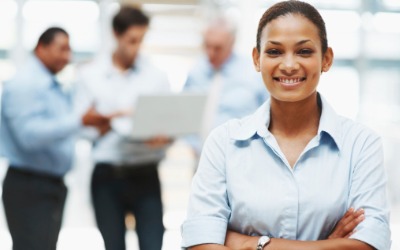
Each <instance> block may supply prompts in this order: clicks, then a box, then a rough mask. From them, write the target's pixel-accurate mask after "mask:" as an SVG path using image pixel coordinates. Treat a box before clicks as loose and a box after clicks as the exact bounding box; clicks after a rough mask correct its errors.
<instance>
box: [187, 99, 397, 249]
mask: <svg viewBox="0 0 400 250" xmlns="http://www.w3.org/2000/svg"><path fill="white" fill-rule="evenodd" d="M321 102H322V104H321V105H322V114H321V119H320V124H319V129H318V134H317V135H316V136H315V137H314V138H313V139H312V140H311V141H310V142H309V143H308V145H307V146H306V148H305V149H304V151H303V152H302V153H301V155H300V157H299V159H298V160H297V162H296V163H295V165H294V167H293V168H291V167H290V165H289V163H288V161H287V160H286V158H285V156H284V154H283V153H282V151H281V149H280V148H279V146H278V143H277V141H276V140H275V138H274V136H273V135H272V134H271V133H270V132H269V131H268V129H267V128H268V126H269V122H270V113H269V112H270V103H269V101H267V102H266V103H265V104H263V105H262V106H261V107H260V108H259V109H258V110H257V111H256V112H255V113H254V114H253V115H250V116H248V117H246V118H244V119H241V120H237V119H236V120H231V121H229V122H227V123H225V124H224V125H222V126H219V127H218V128H217V129H215V130H214V131H213V132H212V133H211V135H210V136H209V138H208V139H207V140H206V142H205V146H204V149H203V153H202V155H201V159H200V164H199V167H198V170H197V172H196V174H195V176H194V179H193V183H192V191H191V195H190V201H189V208H188V214H187V219H186V220H185V222H184V224H183V225H182V237H183V243H182V246H183V247H189V246H193V245H197V244H204V243H216V244H224V241H225V235H226V231H227V229H231V230H234V231H237V232H240V233H242V234H246V235H270V236H272V237H274V238H285V239H292V240H322V239H326V238H327V237H328V236H329V234H330V233H331V231H332V229H333V228H334V227H335V224H336V223H337V222H338V220H340V219H341V217H342V216H343V215H344V213H345V212H346V211H347V210H348V209H349V208H350V207H354V208H356V209H358V208H364V209H365V220H364V221H362V222H361V223H360V224H359V225H358V226H357V228H356V232H355V233H354V234H353V235H352V236H351V238H353V239H358V240H361V241H363V242H366V243H368V244H370V245H372V246H373V247H375V248H376V249H381V250H389V249H390V245H391V240H390V228H389V206H388V202H387V197H386V179H387V178H386V175H385V169H384V166H383V153H382V144H381V140H380V138H379V137H378V136H377V135H376V134H375V133H374V132H372V131H371V130H369V129H368V128H366V127H364V126H363V125H361V124H358V123H356V122H353V121H351V120H349V119H347V118H344V117H342V116H339V115H337V114H336V113H335V112H334V111H333V109H332V108H331V107H330V106H329V105H328V103H326V101H325V100H324V99H323V98H322V101H321Z"/></svg>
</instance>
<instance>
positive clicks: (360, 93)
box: [0, 0, 400, 250]
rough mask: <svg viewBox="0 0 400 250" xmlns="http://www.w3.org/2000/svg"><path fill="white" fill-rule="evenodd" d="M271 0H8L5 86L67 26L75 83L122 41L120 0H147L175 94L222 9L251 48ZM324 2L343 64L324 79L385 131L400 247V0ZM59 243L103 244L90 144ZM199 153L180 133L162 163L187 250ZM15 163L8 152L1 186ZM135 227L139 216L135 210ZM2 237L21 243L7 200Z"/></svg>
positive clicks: (171, 228)
mask: <svg viewBox="0 0 400 250" xmlns="http://www.w3.org/2000/svg"><path fill="white" fill-rule="evenodd" d="M274 2H276V1H271V0H131V1H116V0H97V1H95V0H0V91H1V83H2V82H4V81H7V79H9V78H10V77H12V76H13V74H14V73H15V71H16V69H17V68H18V66H19V65H21V64H22V63H23V61H24V60H25V58H26V57H27V56H28V54H29V53H31V51H32V49H33V47H34V46H35V43H36V41H37V38H38V36H39V35H40V33H41V32H43V31H44V29H46V28H47V27H49V26H51V25H58V26H61V27H64V28H65V29H66V30H67V31H68V32H69V33H70V38H71V45H72V50H73V58H72V62H71V64H70V65H69V66H67V68H66V69H65V70H64V71H63V72H62V73H61V74H60V79H61V81H62V82H63V83H64V84H74V73H75V69H76V67H77V66H78V65H79V64H80V63H84V62H85V61H88V60H90V59H91V58H92V57H93V56H95V55H96V54H98V53H107V52H108V51H109V50H110V49H111V48H112V46H113V44H112V41H113V40H112V37H111V35H112V33H111V28H110V18H111V16H112V15H113V14H114V13H115V11H116V10H117V9H118V8H119V4H120V3H129V4H142V6H143V9H144V10H145V11H146V12H147V13H149V14H150V16H151V17H152V21H151V25H150V30H149V32H148V34H147V36H146V38H145V42H144V53H146V54H147V55H149V56H150V58H151V59H152V60H153V62H154V63H155V64H156V65H157V66H158V67H160V68H162V69H163V70H164V71H165V72H166V73H167V74H168V77H169V80H170V83H171V88H172V90H173V91H175V92H179V91H180V90H181V89H182V86H183V84H184V81H185V78H186V75H187V73H188V70H189V69H190V68H191V67H192V66H193V63H194V61H195V59H196V58H197V56H199V55H200V54H201V28H202V25H203V24H204V21H205V20H207V19H208V18H209V17H210V16H212V15H214V14H216V13H217V12H218V11H222V12H225V13H226V14H227V15H230V16H231V17H232V18H233V19H234V20H236V22H237V23H238V28H239V29H238V34H237V43H236V50H237V51H239V52H240V53H243V54H247V55H248V56H249V57H250V55H251V49H252V47H253V45H254V42H255V34H256V28H257V23H258V20H259V18H260V16H261V14H262V13H263V11H264V10H265V9H266V8H267V7H268V6H270V5H271V4H272V3H274ZM308 2H310V3H312V4H314V5H315V6H316V7H317V8H318V9H320V10H321V14H322V15H323V17H324V18H325V21H326V24H327V31H328V41H329V43H330V46H332V47H333V49H334V52H335V61H334V65H333V68H332V70H331V71H330V72H328V73H327V74H324V75H323V77H322V82H321V84H320V86H319V90H320V92H322V93H323V94H324V95H325V96H326V98H327V99H328V100H329V101H330V102H331V104H332V105H333V107H334V108H335V109H336V111H337V112H338V113H341V114H343V115H345V116H347V117H350V118H353V119H355V120H358V121H360V122H362V123H365V124H366V125H368V126H370V127H372V128H373V129H375V130H376V131H377V132H378V133H379V134H381V135H382V137H383V139H384V150H385V161H386V165H385V167H386V170H387V173H388V178H389V186H388V189H389V190H388V193H389V198H390V202H391V207H392V217H391V226H392V230H393V232H392V233H393V235H392V239H393V246H392V249H396V250H397V249H400V184H399V181H398V180H399V179H400V167H399V164H400V163H399V162H400V154H399V153H398V152H397V151H398V149H399V148H400V26H399V24H400V1H399V0H346V1H337V0H319V1H317V0H312V1H311V0H309V1H308ZM76 152H77V158H76V162H75V167H74V169H73V170H72V171H71V172H70V173H69V174H68V175H67V176H66V182H67V185H68V186H69V194H68V195H69V196H68V198H67V206H66V213H65V217H64V218H65V219H64V225H63V228H62V231H61V234H60V241H59V249H93V250H96V249H99V250H102V249H103V248H102V242H101V236H100V234H99V233H98V231H97V229H96V227H95V222H94V218H93V211H92V208H91V204H90V197H89V178H90V173H91V170H92V165H91V162H90V158H89V154H90V144H89V143H88V142H86V141H84V140H82V141H79V142H78V144H77V150H76ZM194 164H195V160H194V157H193V156H192V155H191V154H190V151H189V149H188V148H187V146H186V145H185V144H184V143H183V142H180V141H177V142H176V143H175V144H174V145H173V146H172V147H171V149H170V150H169V151H168V155H167V158H166V159H165V160H164V161H163V163H162V165H161V167H160V175H161V180H162V185H163V201H164V210H165V215H164V223H165V226H166V229H167V231H166V234H165V239H164V241H165V242H164V250H170V249H171V250H172V249H179V243H180V232H179V226H180V224H181V222H182V221H183V219H184V216H185V210H186V202H187V197H188V194H189V187H190V180H191V176H192V173H193V169H194ZM6 165H7V162H6V160H5V159H0V184H1V182H2V180H3V177H4V174H5V171H6ZM0 191H1V188H0ZM127 225H128V227H132V228H134V218H133V217H131V216H128V217H127ZM126 237H127V239H128V249H129V250H135V249H137V246H136V235H135V233H134V232H133V231H132V230H131V231H130V232H129V233H128V234H127V236H126ZM0 242H1V243H0V245H1V248H2V249H5V250H8V249H11V248H10V247H11V239H10V237H9V234H8V230H7V225H6V222H5V218H4V211H3V208H2V205H0Z"/></svg>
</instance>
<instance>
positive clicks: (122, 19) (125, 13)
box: [112, 6, 150, 34]
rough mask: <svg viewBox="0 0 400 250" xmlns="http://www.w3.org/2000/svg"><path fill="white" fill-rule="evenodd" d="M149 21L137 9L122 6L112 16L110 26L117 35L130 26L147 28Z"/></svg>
mask: <svg viewBox="0 0 400 250" xmlns="http://www.w3.org/2000/svg"><path fill="white" fill-rule="evenodd" d="M149 22H150V19H149V17H148V16H147V15H146V14H144V13H143V12H142V11H141V10H140V9H139V8H136V7H132V6H123V7H121V9H120V10H119V12H118V13H117V14H116V15H115V16H114V18H113V21H112V26H113V29H114V31H115V32H116V33H117V34H123V33H125V31H126V30H127V29H128V28H129V27H131V26H147V25H149Z"/></svg>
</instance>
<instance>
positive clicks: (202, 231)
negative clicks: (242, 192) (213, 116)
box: [181, 126, 231, 248]
mask: <svg viewBox="0 0 400 250" xmlns="http://www.w3.org/2000/svg"><path fill="white" fill-rule="evenodd" d="M227 140H228V136H227V129H226V127H224V126H221V127H219V128H217V129H215V130H214V131H213V132H212V133H211V134H210V136H209V138H208V139H207V140H206V142H205V145H204V149H203V152H202V155H201V157H200V162H199V167H198V169H197V172H196V174H195V176H194V178H193V181H192V189H191V195H190V199H189V206H188V214H187V218H186V220H185V222H184V223H183V225H182V228H181V230H182V239H183V241H182V247H183V248H187V247H191V246H195V245H200V244H206V243H214V244H221V245H223V244H224V242H225V236H226V231H227V226H228V219H229V217H230V214H231V209H230V206H229V202H228V197H227V190H226V175H225V172H226V171H225V152H226V146H227Z"/></svg>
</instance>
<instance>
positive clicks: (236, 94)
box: [184, 15, 268, 156]
mask: <svg viewBox="0 0 400 250" xmlns="http://www.w3.org/2000/svg"><path fill="white" fill-rule="evenodd" d="M235 35H236V26H235V24H234V23H233V21H232V20H231V19H229V18H227V17H226V16H223V15H220V16H217V17H215V18H213V19H212V20H211V21H210V22H209V23H208V24H207V26H206V28H205V30H204V32H203V46H204V52H205V55H203V56H202V57H201V58H200V59H199V60H198V62H197V63H196V65H195V66H194V67H193V69H192V70H191V71H190V72H189V75H188V78H187V80H186V83H185V85H184V91H200V92H206V93H208V101H207V104H206V107H205V108H206V112H205V119H204V120H205V121H204V124H203V131H202V135H201V136H202V140H204V139H205V137H207V135H208V133H209V132H210V131H211V130H212V129H213V128H214V127H216V126H217V125H220V124H222V123H223V122H225V121H227V120H229V119H231V118H240V117H243V116H245V115H249V114H251V113H252V112H254V111H255V110H256V109H257V108H258V106H260V105H261V104H262V103H263V102H264V101H265V100H266V99H267V97H268V94H267V91H266V89H265V87H264V84H263V82H262V79H261V75H259V74H257V72H256V70H255V69H254V68H253V63H252V61H251V52H250V51H249V53H248V55H247V56H242V55H239V54H238V53H235V52H234V44H235ZM188 142H189V143H190V144H191V146H192V147H193V149H194V151H195V153H196V155H197V156H198V155H199V153H200V150H201V145H202V142H201V140H200V139H199V138H197V139H195V138H190V139H189V140H188Z"/></svg>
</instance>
